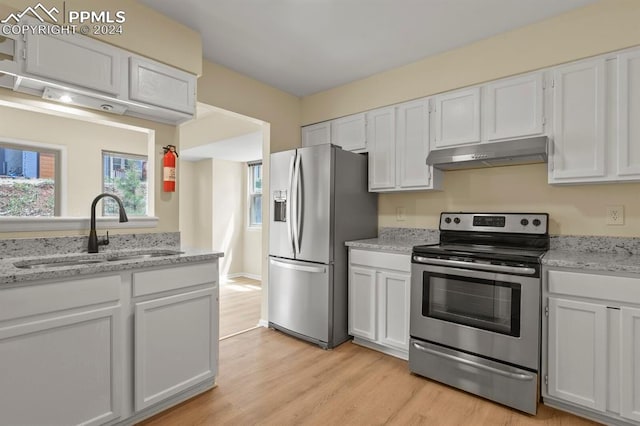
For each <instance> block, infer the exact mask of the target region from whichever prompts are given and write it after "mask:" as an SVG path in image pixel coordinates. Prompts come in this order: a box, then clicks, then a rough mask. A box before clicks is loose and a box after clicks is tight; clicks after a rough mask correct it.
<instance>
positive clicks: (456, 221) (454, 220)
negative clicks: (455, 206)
mask: <svg viewBox="0 0 640 426" xmlns="http://www.w3.org/2000/svg"><path fill="white" fill-rule="evenodd" d="M453 222H454V223H455V224H456V225H457V224H459V223H460V218H459V217H456V218H455V219H453Z"/></svg>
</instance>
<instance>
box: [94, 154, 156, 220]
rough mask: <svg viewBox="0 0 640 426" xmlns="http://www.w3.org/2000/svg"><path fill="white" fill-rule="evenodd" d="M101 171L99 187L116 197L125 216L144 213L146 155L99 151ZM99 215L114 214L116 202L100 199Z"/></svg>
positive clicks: (146, 201)
mask: <svg viewBox="0 0 640 426" xmlns="http://www.w3.org/2000/svg"><path fill="white" fill-rule="evenodd" d="M102 170H103V173H102V176H103V179H102V182H103V183H102V190H103V191H104V192H108V193H110V194H115V195H117V196H118V197H120V199H121V200H122V203H123V204H124V208H125V210H126V211H127V215H129V216H146V214H147V205H148V190H147V157H146V156H143V155H134V154H123V153H119V152H107V151H103V152H102ZM102 214H103V215H104V216H116V215H118V204H117V203H116V202H115V201H114V200H113V199H111V198H103V202H102Z"/></svg>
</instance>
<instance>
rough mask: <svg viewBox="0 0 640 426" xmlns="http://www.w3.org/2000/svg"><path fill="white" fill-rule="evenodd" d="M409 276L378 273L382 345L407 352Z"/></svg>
mask: <svg viewBox="0 0 640 426" xmlns="http://www.w3.org/2000/svg"><path fill="white" fill-rule="evenodd" d="M410 277H411V276H410V275H409V274H400V273H390V272H380V273H379V274H378V291H379V296H378V303H379V310H380V312H379V316H378V318H379V321H380V322H379V325H380V328H379V330H380V332H379V336H378V340H379V341H380V343H381V344H383V345H388V346H393V347H396V348H398V349H402V350H405V351H408V350H409V291H410V288H409V285H410V282H411V278H410Z"/></svg>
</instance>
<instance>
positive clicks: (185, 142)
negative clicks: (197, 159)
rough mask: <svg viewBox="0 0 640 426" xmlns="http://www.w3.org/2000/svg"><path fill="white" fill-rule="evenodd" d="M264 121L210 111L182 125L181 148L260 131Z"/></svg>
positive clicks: (231, 113) (226, 112)
mask: <svg viewBox="0 0 640 426" xmlns="http://www.w3.org/2000/svg"><path fill="white" fill-rule="evenodd" d="M261 129H262V122H260V121H259V120H252V119H248V118H247V117H245V116H242V115H240V114H236V113H233V112H229V111H224V110H220V111H210V112H208V113H205V114H203V116H200V113H198V118H197V119H196V120H191V121H189V122H186V123H184V124H182V125H181V126H180V148H181V149H183V150H184V149H187V148H193V147H196V146H200V145H207V144H210V143H214V142H218V141H222V140H225V139H231V138H234V137H237V136H242V135H246V134H248V133H255V132H259V131H260V130H261Z"/></svg>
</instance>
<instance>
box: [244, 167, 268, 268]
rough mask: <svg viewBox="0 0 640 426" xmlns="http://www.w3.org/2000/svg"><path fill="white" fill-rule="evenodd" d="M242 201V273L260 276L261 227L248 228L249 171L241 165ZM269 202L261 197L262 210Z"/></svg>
mask: <svg viewBox="0 0 640 426" xmlns="http://www.w3.org/2000/svg"><path fill="white" fill-rule="evenodd" d="M242 169H243V172H242V173H243V174H242V177H243V181H242V187H243V191H242V192H243V195H242V196H243V199H244V205H243V209H244V234H243V240H244V253H243V264H242V272H244V273H245V274H248V275H251V276H257V277H259V276H261V275H262V256H261V255H260V249H261V248H262V227H249V193H248V192H249V184H248V178H249V170H248V167H247V165H246V163H245V164H243V167H242ZM268 204H269V202H268V200H267V198H266V197H265V196H264V195H263V196H262V209H263V210H264V209H265V208H267V206H268Z"/></svg>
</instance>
